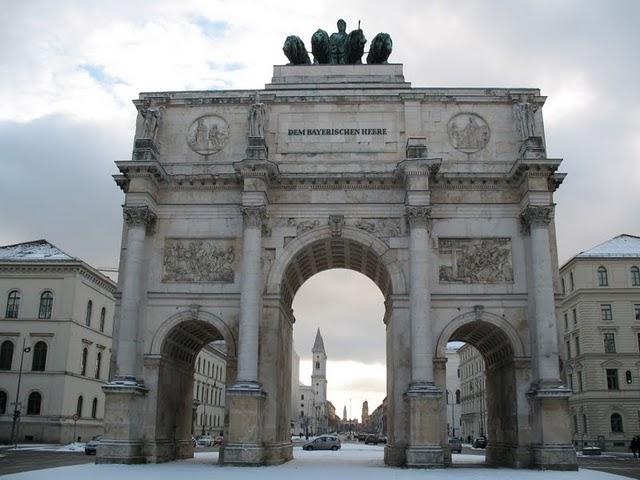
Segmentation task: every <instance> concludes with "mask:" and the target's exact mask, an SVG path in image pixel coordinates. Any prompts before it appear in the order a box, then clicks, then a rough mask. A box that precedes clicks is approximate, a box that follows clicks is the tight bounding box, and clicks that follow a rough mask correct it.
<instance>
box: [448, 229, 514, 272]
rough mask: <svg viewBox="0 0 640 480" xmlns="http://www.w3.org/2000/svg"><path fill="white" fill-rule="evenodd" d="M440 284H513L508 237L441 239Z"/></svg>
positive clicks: (509, 240)
mask: <svg viewBox="0 0 640 480" xmlns="http://www.w3.org/2000/svg"><path fill="white" fill-rule="evenodd" d="M438 253H439V255H438V257H439V261H438V268H439V277H440V282H441V283H511V282H513V262H512V257H511V239H509V238H440V239H439V240H438Z"/></svg>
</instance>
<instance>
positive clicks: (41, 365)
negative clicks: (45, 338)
mask: <svg viewBox="0 0 640 480" xmlns="http://www.w3.org/2000/svg"><path fill="white" fill-rule="evenodd" d="M46 365H47V344H46V343H45V342H42V341H40V342H38V343H36V344H35V346H34V347H33V360H32V361H31V370H32V371H34V372H44V369H45V366H46Z"/></svg>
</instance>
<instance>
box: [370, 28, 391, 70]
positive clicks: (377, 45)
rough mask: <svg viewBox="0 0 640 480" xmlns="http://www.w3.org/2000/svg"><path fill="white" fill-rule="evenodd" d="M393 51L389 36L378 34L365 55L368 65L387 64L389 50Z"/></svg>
mask: <svg viewBox="0 0 640 480" xmlns="http://www.w3.org/2000/svg"><path fill="white" fill-rule="evenodd" d="M392 49H393V42H392V41H391V36H390V35H389V34H388V33H382V32H380V33H379V34H377V35H376V36H375V37H373V40H372V41H371V46H370V47H369V54H368V55H367V63H368V64H370V65H371V64H380V63H387V59H388V58H389V55H391V50H392Z"/></svg>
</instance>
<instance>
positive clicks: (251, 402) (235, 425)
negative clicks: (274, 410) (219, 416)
mask: <svg viewBox="0 0 640 480" xmlns="http://www.w3.org/2000/svg"><path fill="white" fill-rule="evenodd" d="M265 399H266V393H265V392H264V391H263V390H262V389H261V388H241V387H233V388H230V389H228V390H227V401H228V402H229V434H228V441H227V442H226V444H225V446H224V451H223V452H222V453H221V456H220V458H219V462H220V463H224V464H227V465H263V464H265V463H266V458H265V448H264V444H263V432H262V425H263V416H264V403H265Z"/></svg>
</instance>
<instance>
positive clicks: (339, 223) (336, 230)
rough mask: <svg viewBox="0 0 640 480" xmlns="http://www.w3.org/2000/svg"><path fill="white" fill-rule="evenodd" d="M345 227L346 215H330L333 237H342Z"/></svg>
mask: <svg viewBox="0 0 640 480" xmlns="http://www.w3.org/2000/svg"><path fill="white" fill-rule="evenodd" d="M343 227H344V215H329V228H330V229H331V236H332V237H341V236H342V229H343Z"/></svg>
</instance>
